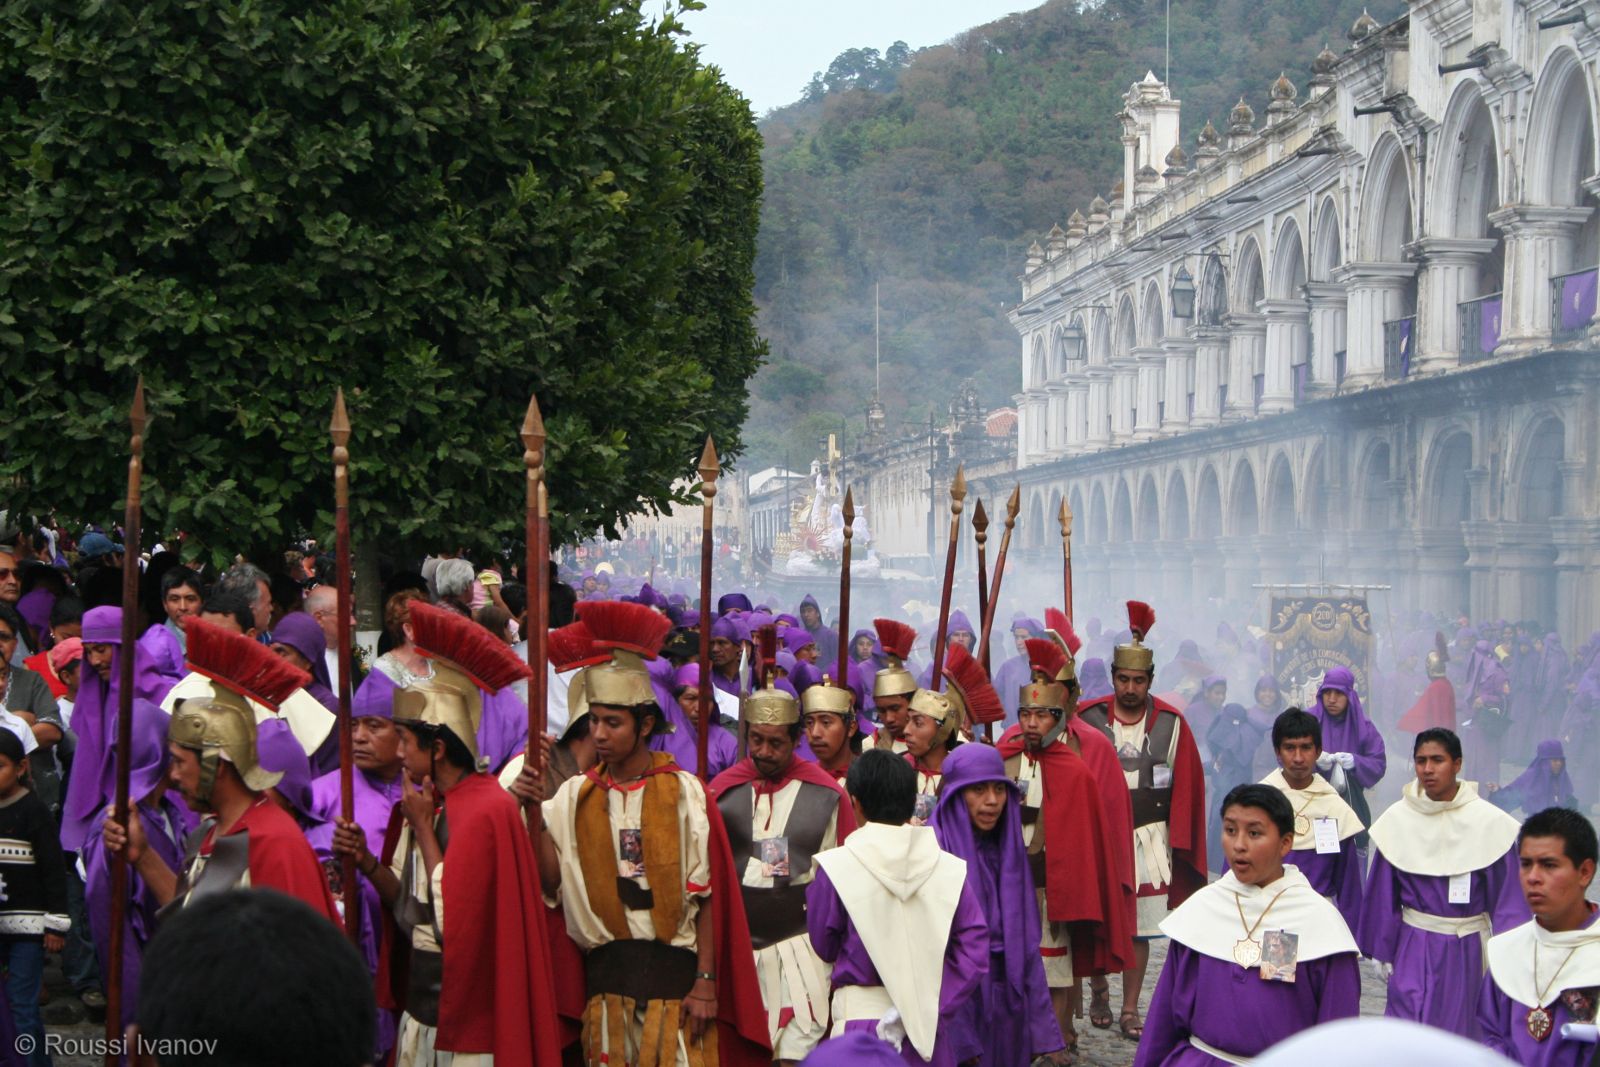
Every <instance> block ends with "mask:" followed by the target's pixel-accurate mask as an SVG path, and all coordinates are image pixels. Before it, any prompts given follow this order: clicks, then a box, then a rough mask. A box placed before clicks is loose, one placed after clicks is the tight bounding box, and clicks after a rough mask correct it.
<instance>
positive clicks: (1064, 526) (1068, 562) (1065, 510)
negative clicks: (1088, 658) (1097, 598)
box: [1056, 497, 1072, 622]
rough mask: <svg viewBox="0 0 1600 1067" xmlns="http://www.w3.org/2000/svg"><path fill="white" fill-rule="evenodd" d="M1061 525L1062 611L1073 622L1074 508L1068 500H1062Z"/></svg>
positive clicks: (1058, 519) (1059, 517) (1063, 498)
mask: <svg viewBox="0 0 1600 1067" xmlns="http://www.w3.org/2000/svg"><path fill="white" fill-rule="evenodd" d="M1056 521H1058V522H1059V523H1060V524H1061V610H1062V611H1064V612H1066V613H1067V621H1068V622H1071V621H1072V507H1071V506H1070V505H1069V504H1068V503H1067V498H1066V497H1062V498H1061V513H1060V514H1059V515H1058V516H1057V517H1056Z"/></svg>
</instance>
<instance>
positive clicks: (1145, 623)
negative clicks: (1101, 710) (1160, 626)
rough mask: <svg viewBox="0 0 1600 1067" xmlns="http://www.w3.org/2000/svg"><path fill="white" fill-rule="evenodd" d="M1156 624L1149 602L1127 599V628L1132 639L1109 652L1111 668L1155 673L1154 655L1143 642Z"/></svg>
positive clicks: (1154, 613) (1153, 611) (1154, 614)
mask: <svg viewBox="0 0 1600 1067" xmlns="http://www.w3.org/2000/svg"><path fill="white" fill-rule="evenodd" d="M1155 624H1156V612H1155V609H1154V608H1152V607H1151V606H1150V605H1149V604H1146V603H1144V602H1143V601H1139V600H1130V601H1128V629H1129V630H1131V631H1133V639H1132V640H1131V641H1129V642H1128V643H1127V644H1125V645H1118V646H1117V647H1116V650H1115V651H1114V652H1112V654H1111V669H1112V670H1114V671H1115V670H1124V671H1149V672H1151V674H1154V673H1155V669H1156V656H1155V653H1154V652H1153V651H1151V650H1150V649H1149V648H1147V647H1146V646H1145V644H1144V639H1145V638H1146V637H1148V636H1150V630H1151V628H1152V627H1154V626H1155Z"/></svg>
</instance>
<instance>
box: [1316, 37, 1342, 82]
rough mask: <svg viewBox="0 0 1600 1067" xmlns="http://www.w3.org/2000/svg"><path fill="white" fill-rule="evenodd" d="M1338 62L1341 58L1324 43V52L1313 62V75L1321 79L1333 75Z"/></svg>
mask: <svg viewBox="0 0 1600 1067" xmlns="http://www.w3.org/2000/svg"><path fill="white" fill-rule="evenodd" d="M1338 62H1339V57H1338V56H1337V55H1335V54H1334V52H1333V49H1331V48H1329V47H1328V46H1327V44H1326V43H1324V44H1323V46H1322V51H1320V52H1318V53H1317V58H1316V59H1313V60H1312V61H1311V73H1313V74H1315V75H1317V76H1319V77H1321V76H1322V75H1325V74H1331V73H1332V72H1333V67H1334V64H1336V63H1338Z"/></svg>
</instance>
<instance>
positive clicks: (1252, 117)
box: [1228, 96, 1256, 134]
mask: <svg viewBox="0 0 1600 1067" xmlns="http://www.w3.org/2000/svg"><path fill="white" fill-rule="evenodd" d="M1255 124H1256V113H1255V109H1254V108H1252V107H1251V106H1250V105H1249V104H1247V103H1245V102H1244V97H1242V96H1241V97H1240V98H1239V102H1238V103H1237V104H1235V105H1233V110H1232V111H1230V112H1228V132H1229V133H1235V134H1237V133H1249V132H1250V131H1251V128H1252V127H1254V126H1255Z"/></svg>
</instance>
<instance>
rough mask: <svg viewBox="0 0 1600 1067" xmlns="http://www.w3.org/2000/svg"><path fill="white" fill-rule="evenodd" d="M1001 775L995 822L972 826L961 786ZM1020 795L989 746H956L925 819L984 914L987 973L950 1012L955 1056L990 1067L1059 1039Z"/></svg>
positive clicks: (1019, 1065) (1047, 1048) (1022, 1059)
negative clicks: (986, 827) (959, 866)
mask: <svg viewBox="0 0 1600 1067" xmlns="http://www.w3.org/2000/svg"><path fill="white" fill-rule="evenodd" d="M983 782H1003V783H1004V784H1005V787H1006V807H1005V811H1004V812H1002V813H1001V815H1000V822H999V823H998V824H997V825H996V826H995V828H994V829H993V830H991V831H989V832H988V833H979V832H978V830H977V829H976V828H975V827H974V826H973V825H972V817H971V816H970V815H968V814H967V804H966V800H965V799H964V798H963V796H962V793H963V792H964V791H965V790H966V788H967V787H968V786H971V785H978V784H981V783H983ZM1021 805H1022V798H1021V795H1020V793H1019V791H1018V789H1017V785H1016V783H1015V782H1013V781H1012V780H1011V779H1010V778H1008V777H1006V765H1005V761H1004V760H1002V759H1001V758H1000V753H999V752H997V751H995V749H994V748H993V747H991V746H989V745H961V746H959V747H957V748H956V750H955V751H954V752H951V753H950V755H949V756H947V757H946V758H945V761H944V776H943V781H942V783H941V785H940V788H939V801H938V804H937V806H936V807H935V808H934V811H933V816H932V817H931V818H930V820H929V823H928V825H930V826H932V827H933V832H934V834H935V835H936V836H937V837H938V839H939V847H940V848H942V849H944V850H945V851H946V852H948V853H950V854H952V855H954V856H959V857H960V858H962V859H964V860H966V861H967V884H968V885H969V886H971V887H972V888H973V889H974V890H975V891H976V893H977V895H978V899H979V900H980V901H981V902H982V904H983V908H984V912H985V914H986V916H987V918H988V920H989V973H988V974H987V975H985V976H984V979H983V983H982V984H981V985H980V986H979V987H978V988H977V990H976V991H975V992H974V993H973V995H972V996H971V997H969V998H968V999H967V1000H966V1002H965V1003H963V1004H961V1005H959V1006H958V1007H957V1008H956V1009H955V1011H954V1012H953V1013H952V1014H951V1016H950V1018H949V1024H950V1029H949V1032H950V1034H951V1042H952V1044H953V1046H954V1051H955V1057H956V1059H957V1061H960V1062H965V1061H966V1060H969V1059H972V1058H973V1057H975V1056H976V1057H980V1058H981V1059H982V1062H983V1063H984V1064H986V1065H994V1067H1027V1065H1028V1064H1030V1063H1032V1062H1033V1059H1034V1057H1036V1056H1043V1055H1045V1054H1046V1053H1050V1052H1054V1051H1055V1050H1056V1049H1059V1048H1062V1047H1064V1045H1065V1044H1066V1043H1065V1041H1064V1040H1063V1039H1062V1036H1061V1027H1060V1025H1059V1024H1058V1023H1057V1022H1056V1016H1055V1010H1054V1009H1053V1008H1052V1007H1051V1004H1050V985H1049V983H1048V982H1047V981H1046V980H1045V976H1044V960H1043V958H1042V957H1041V956H1040V955H1039V947H1038V946H1039V906H1038V901H1037V900H1036V898H1035V896H1034V889H1033V876H1032V875H1031V874H1030V873H1029V869H1028V849H1027V846H1026V845H1024V844H1023V841H1022V807H1021Z"/></svg>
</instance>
